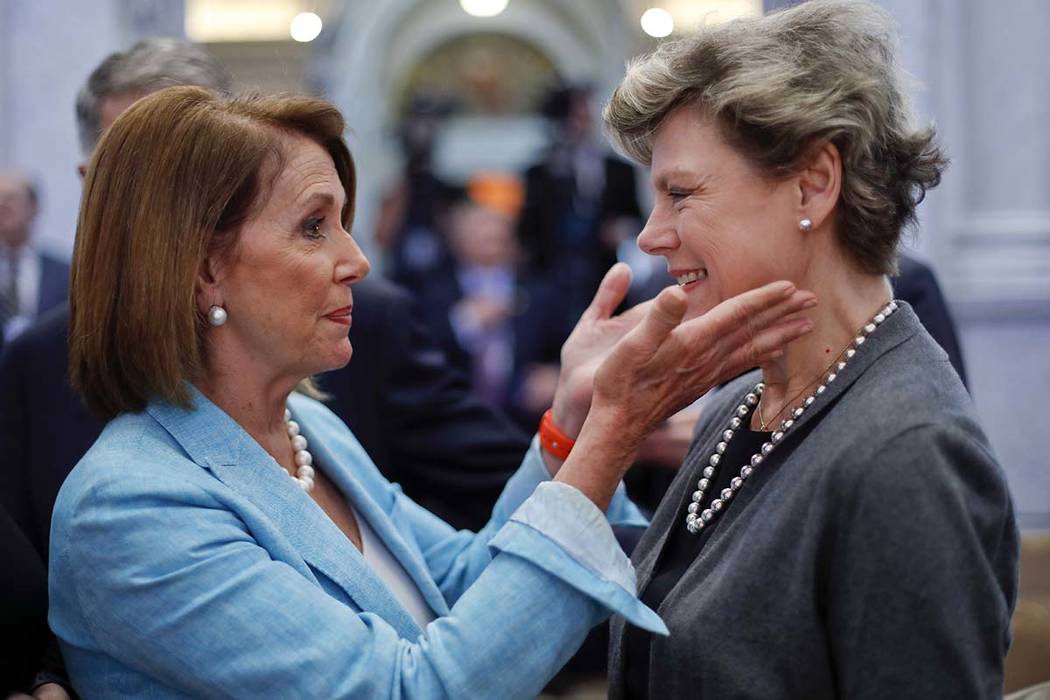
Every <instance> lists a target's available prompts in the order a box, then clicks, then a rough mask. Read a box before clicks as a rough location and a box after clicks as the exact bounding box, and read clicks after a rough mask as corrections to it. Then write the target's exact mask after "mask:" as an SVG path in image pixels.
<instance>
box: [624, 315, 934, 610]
mask: <svg viewBox="0 0 1050 700" xmlns="http://www.w3.org/2000/svg"><path fill="white" fill-rule="evenodd" d="M897 306H898V309H897V310H896V311H895V312H894V313H893V314H891V315H890V316H889V317H888V318H887V319H886V320H885V321H884V322H883V323H882V325H880V326H879V327H878V329H877V330H876V331H875V332H874V333H872V334H871V335H870V336H868V338H867V339H866V340H865V342H864V344H863V345H862V346H861V347H860V348H859V349H858V350H857V354H856V355H854V356H853V358H852V359H851V360H850V361H849V362H847V363H846V367H845V369H843V370H842V371H841V372H838V373H837V376H836V378H835V381H834V382H832V383H831V384H827V385H826V386H827V389H826V390H825V391H824V393H823V394H821V395H819V396H817V397H816V400H815V401H814V402H813V405H812V406H810V408H808V409H807V410H806V412H805V413H803V414H802V416H801V417H800V418H799V419H798V420H796V421H795V425H794V426H793V427H792V432H794V431H796V430H799V429H801V428H802V427H803V426H805V425H806V424H808V423H810V422H812V421H815V420H819V419H820V417H821V416H823V415H824V414H825V413H826V412H827V410H828V408H829V407H830V406H831V405H832V404H833V403H834V401H835V400H836V399H837V398H838V397H839V396H841V395H842V394H844V393H845V392H846V391H847V390H848V389H849V388H850V387H851V386H853V384H855V383H856V382H857V380H858V379H860V378H861V377H862V376H864V375H865V374H866V373H867V372H868V371H869V370H870V369H872V368H873V367H874V366H875V364H876V363H877V362H878V361H879V359H880V358H882V357H883V356H884V355H885V354H886V353H888V352H889V351H891V350H893V349H894V348H896V347H897V346H898V345H900V344H901V343H903V342H904V341H906V340H908V339H909V338H911V337H912V336H914V335H915V334H916V333H917V332H918V331H919V330H921V328H922V324H921V322H920V321H919V319H918V317H917V316H916V315H915V312H914V311H912V309H911V307H910V306H909V305H908V304H907V303H905V302H902V301H897ZM876 370H877V368H876ZM747 377H748V378H749V379H750V381H751V382H753V383H754V382H757V381H758V373H757V372H752V373H750V374H748V375H747ZM737 384H738V382H734V383H733V384H732V385H731V387H733V386H735V385H737ZM740 398H742V394H741V396H735V397H732V398H731V399H728V400H727V402H725V403H724V404H722V406H721V411H720V414H719V415H717V416H715V417H714V418H713V420H712V422H711V423H709V424H708V429H707V433H708V434H707V436H706V438H705V439H704V440H703V441H701V442H696V443H694V444H693V448H692V449H691V450H690V451H689V454H688V455H687V456H686V459H685V462H684V463H683V465H682V471H683V472H685V473H686V474H687V475H688V476H683V479H684V481H681V480H676V483H675V486H678V488H682V486H681V484H686V485H688V483H690V481H692V480H693V479H694V476H693V475H695V473H696V471H697V470H698V469H697V468H698V466H699V465H700V464H701V462H705V461H706V460H707V458H708V456H710V455H711V453H712V452H713V451H714V448H715V444H716V443H717V442H718V441H719V440H720V439H721V435H722V430H723V429H724V427H725V424H726V423H727V422H728V421H729V418H730V414H731V413H732V411H734V410H735V409H736V407H737V406H738V405H739V399H740ZM716 427H717V428H718V429H717V430H715V428H716ZM668 496H669V497H668V498H665V499H664V501H663V503H662V504H661V507H660V508H658V509H657V511H656V513H655V514H654V516H653V520H652V522H651V523H650V529H656V532H658V533H659V535H658V537H657V539H656V540H655V542H654V546H652V547H650V548H649V549H647V550H646V551H645V553H644V555H643V556H642V558H641V559H640V560H638V561H637V562H635V567H636V574H637V578H638V590H639V591H642V590H645V587H646V586H647V585H648V584H649V580H650V579H651V578H652V575H653V570H654V568H655V567H656V563H657V560H658V559H659V557H660V554H661V552H663V549H664V545H665V544H666V543H667V537H668V535H670V532H671V528H673V527H685V525H684V523H681V522H679V519H680V513H679V507H680V505H681V498H682V494H681V493H680V492H678V491H677V489H676V488H674V487H672V489H670V490H669V491H668ZM753 496H754V491H751V490H748V489H746V488H745V489H742V490H741V491H740V493H739V495H738V496H737V497H736V499H735V500H734V507H733V508H730V509H729V510H727V511H726V512H725V513H724V514H723V515H722V516H721V517H722V519H723V520H724V521H725V522H723V523H722V524H721V526H720V527H719V528H718V529H716V530H715V532H714V533H713V534H712V535H711V538H710V540H708V542H707V544H706V545H705V546H704V548H703V550H702V551H701V552H700V555H699V556H698V557H697V559H696V561H694V562H693V563H692V564H691V565H690V568H692V567H694V566H696V565H697V563H698V562H700V561H702V560H703V559H704V558H705V554H709V553H710V552H711V551H713V550H714V548H715V545H717V543H718V541H719V540H721V539H722V538H723V537H725V536H726V533H727V531H729V530H730V529H731V523H732V521H733V520H735V519H736V517H737V516H738V515H739V513H740V512H741V511H742V510H743V509H744V507H745V506H746V505H747V503H749V502H750V501H751V498H752V497H753Z"/></svg>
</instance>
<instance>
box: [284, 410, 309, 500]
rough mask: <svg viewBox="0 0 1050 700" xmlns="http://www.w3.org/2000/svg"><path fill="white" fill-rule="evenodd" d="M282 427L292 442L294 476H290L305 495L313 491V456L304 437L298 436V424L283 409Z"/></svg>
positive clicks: (288, 412)
mask: <svg viewBox="0 0 1050 700" xmlns="http://www.w3.org/2000/svg"><path fill="white" fill-rule="evenodd" d="M284 425H285V428H286V429H287V430H288V437H289V438H291V440H292V452H294V453H295V455H294V459H295V466H296V474H295V475H292V474H289V475H288V476H290V477H291V478H292V479H293V480H294V481H295V482H296V483H297V484H299V488H301V489H302V490H303V491H305V492H306V493H310V492H311V491H313V489H314V468H313V463H314V456H313V455H312V454H310V451H309V450H307V449H306V437H305V436H303V435H300V434H299V424H298V423H296V422H295V421H294V420H292V412H291V411H289V410H288V409H287V408H286V409H284Z"/></svg>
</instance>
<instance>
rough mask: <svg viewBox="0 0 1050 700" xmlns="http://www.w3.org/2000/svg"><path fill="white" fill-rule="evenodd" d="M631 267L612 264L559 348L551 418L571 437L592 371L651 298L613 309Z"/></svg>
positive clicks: (585, 404)
mask: <svg viewBox="0 0 1050 700" xmlns="http://www.w3.org/2000/svg"><path fill="white" fill-rule="evenodd" d="M630 286H631V268H630V267H628V266H627V265H625V264H624V263H616V264H615V265H613V266H612V267H611V268H610V269H609V271H608V272H607V273H605V277H604V278H603V279H602V282H601V284H600V285H599V286H598V291H597V292H596V293H595V295H594V299H593V300H592V301H591V304H590V306H588V307H587V310H586V311H584V312H583V315H582V316H581V317H580V320H579V321H577V323H576V326H575V328H573V330H572V334H570V335H569V338H568V340H566V341H565V344H564V345H562V348H561V372H560V375H559V378H558V386H557V391H556V393H555V395H554V405H553V409H554V410H553V413H554V422H555V423H556V424H557V425H558V427H559V428H561V430H562V431H563V432H565V433H566V434H568V435H569V436H570V437H576V435H577V434H578V433H579V432H580V427H581V426H582V425H583V421H584V419H585V418H586V417H587V410H588V409H589V408H590V405H591V392H592V389H593V384H594V373H595V371H596V370H597V369H598V366H599V365H600V364H601V362H602V360H604V359H605V356H606V355H608V353H609V351H610V350H612V348H613V347H614V346H615V345H616V343H617V342H618V341H619V340H620V339H621V338H623V337H624V336H625V335H626V334H627V333H628V332H629V331H630V330H631V329H632V328H634V327H635V326H637V325H638V323H639V322H640V321H641V320H642V318H644V317H645V314H646V312H647V311H648V310H649V307H651V306H652V304H653V302H652V301H647V302H645V303H643V304H639V305H638V306H635V307H633V308H631V309H628V310H627V311H625V312H624V313H622V314H619V315H618V316H614V315H613V312H614V311H615V310H616V308H617V307H618V306H619V305H620V304H621V303H622V302H623V300H624V297H626V296H627V290H628V289H629V288H630Z"/></svg>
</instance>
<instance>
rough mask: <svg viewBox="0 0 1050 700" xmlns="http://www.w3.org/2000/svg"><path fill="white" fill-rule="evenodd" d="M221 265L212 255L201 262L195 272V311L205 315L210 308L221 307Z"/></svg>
mask: <svg viewBox="0 0 1050 700" xmlns="http://www.w3.org/2000/svg"><path fill="white" fill-rule="evenodd" d="M222 270H223V265H222V263H221V262H220V261H219V259H218V258H217V257H216V256H214V255H209V256H207V257H206V258H204V260H201V264H200V267H199V268H198V270H197V310H198V311H200V312H201V313H202V314H207V313H208V309H210V308H211V307H212V306H222V305H223V298H222V284H221V280H222Z"/></svg>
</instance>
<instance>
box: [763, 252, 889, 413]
mask: <svg viewBox="0 0 1050 700" xmlns="http://www.w3.org/2000/svg"><path fill="white" fill-rule="evenodd" d="M820 269H821V273H819V274H815V275H812V277H813V279H810V280H807V281H805V282H802V283H800V285H801V286H804V287H805V288H806V289H810V290H812V291H813V292H814V293H815V294H816V295H817V298H818V299H820V304H819V305H817V306H816V307H814V308H812V309H809V310H808V311H806V312H804V315H805V316H806V317H808V318H810V319H811V320H812V321H813V332H812V333H810V334H809V335H805V336H803V337H801V338H799V339H798V340H795V341H794V342H792V343H791V344H789V345H788V346H787V347H786V348H785V349H784V354H783V355H782V356H781V357H779V358H777V359H775V360H772V361H770V362H766V363H764V364H762V365H761V369H762V381H763V382H764V383H765V385H766V388H765V390H764V391H763V394H762V418H763V419H764V421H765V426H766V428H767V429H774V428H773V426H775V425H779V422H780V420H781V419H783V418H784V416H785V414H786V413H787V412H788V411H789V410H790V409H791V408H792V407H793V405H794V404H797V402H798V401H800V400H801V397H800V398H799V399H797V400H796V399H794V397H795V396H796V395H797V394H799V393H802V394H806V392H807V391H811V390H813V389H815V388H816V386H817V384H819V383H820V381H821V380H822V379H823V378H824V376H825V373H826V371H827V367H828V365H830V364H832V363H833V362H835V361H837V360H838V359H839V358H838V355H839V354H840V353H842V352H843V351H844V350H845V349H846V348H847V347H848V346H849V344H850V342H851V341H852V340H853V338H855V337H856V335H857V331H858V329H861V328H862V327H863V326H864V324H866V323H867V322H868V321H870V320H871V318H872V317H873V316H874V315H875V314H876V313H877V312H878V310H879V309H880V308H881V307H883V306H885V305H886V304H887V303H888V302H889V301H890V299H892V297H893V292H892V288H891V287H890V283H889V280H888V279H887V278H886V277H885V276H884V275H873V274H867V273H863V272H860V271H858V270H856V269H855V268H854V266H852V265H850V264H849V263H847V262H846V261H844V260H843V261H835V262H834V263H829V264H825V265H821V266H820ZM788 403H791V404H792V406H789V405H787V404H788ZM752 427H753V428H754V429H761V425H760V420H759V416H758V411H754V412H753V413H752Z"/></svg>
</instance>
